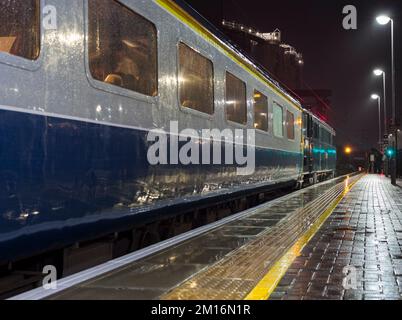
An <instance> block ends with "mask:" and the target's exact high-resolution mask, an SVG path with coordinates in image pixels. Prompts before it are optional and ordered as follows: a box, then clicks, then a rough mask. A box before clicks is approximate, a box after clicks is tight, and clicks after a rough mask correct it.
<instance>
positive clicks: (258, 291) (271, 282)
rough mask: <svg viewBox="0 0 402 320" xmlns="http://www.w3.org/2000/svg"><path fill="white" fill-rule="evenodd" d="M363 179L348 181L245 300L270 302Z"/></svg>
mask: <svg viewBox="0 0 402 320" xmlns="http://www.w3.org/2000/svg"><path fill="white" fill-rule="evenodd" d="M360 179H361V177H360V178H358V179H357V180H356V181H355V182H354V183H352V184H350V185H349V184H348V182H347V180H346V186H345V190H344V192H343V193H342V194H341V195H340V196H339V197H338V198H336V199H335V200H334V201H333V202H332V204H331V205H330V206H329V207H328V208H327V209H326V210H325V211H324V213H323V214H322V215H321V216H320V217H319V218H318V219H317V220H316V221H315V222H314V223H313V224H312V226H311V227H310V228H309V230H307V231H306V232H305V233H304V234H303V235H302V236H301V237H300V238H299V239H298V240H297V241H296V243H295V244H294V245H293V246H292V247H291V248H290V249H289V250H288V251H287V252H286V253H285V254H284V255H283V256H282V257H281V258H280V259H279V260H278V261H276V262H275V264H274V265H273V266H272V268H271V269H270V270H269V272H268V273H267V274H266V275H265V277H264V278H263V279H262V280H261V281H260V282H259V283H258V285H257V286H256V287H255V288H254V289H253V290H252V291H251V292H250V293H249V295H248V296H247V297H246V298H245V299H244V300H268V299H269V297H270V296H271V294H272V293H273V292H274V291H275V289H276V287H277V286H278V284H279V282H280V281H281V280H282V278H283V276H284V275H285V274H286V272H287V270H288V269H289V267H290V266H291V265H292V264H293V262H294V261H295V259H296V258H297V257H298V256H300V254H301V252H302V250H303V248H304V247H305V246H306V245H307V244H308V243H309V242H310V240H311V239H312V238H313V237H314V236H315V234H316V233H317V232H318V230H320V228H321V227H322V226H323V224H324V223H325V221H326V220H327V219H328V218H329V216H330V215H331V214H332V213H333V211H334V210H335V208H336V207H337V206H338V205H339V203H340V202H341V201H342V200H343V199H344V197H345V196H346V195H347V194H348V193H349V191H350V190H351V189H352V187H353V186H354V185H355V184H356V183H357V182H358V181H359V180H360Z"/></svg>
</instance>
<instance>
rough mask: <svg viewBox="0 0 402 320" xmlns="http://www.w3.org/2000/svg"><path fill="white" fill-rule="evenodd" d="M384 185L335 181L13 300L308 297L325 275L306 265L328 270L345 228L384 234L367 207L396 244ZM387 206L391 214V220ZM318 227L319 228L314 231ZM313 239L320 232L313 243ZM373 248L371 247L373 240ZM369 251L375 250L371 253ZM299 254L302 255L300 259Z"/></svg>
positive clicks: (391, 193) (370, 180)
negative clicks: (334, 231) (331, 228)
mask: <svg viewBox="0 0 402 320" xmlns="http://www.w3.org/2000/svg"><path fill="white" fill-rule="evenodd" d="M355 184H356V185H355ZM386 185H387V182H386V180H385V178H379V177H375V176H365V175H352V176H350V177H349V176H345V177H340V178H337V179H333V180H331V181H327V182H324V183H321V184H318V185H315V186H312V187H308V188H306V189H302V190H299V191H296V192H294V193H291V194H289V195H287V196H284V197H281V198H278V199H276V200H274V201H271V202H269V203H266V204H263V205H261V206H259V207H256V208H253V209H250V210H247V211H244V212H241V213H239V214H236V215H234V216H231V217H228V218H226V219H223V220H221V221H219V222H217V223H214V224H212V225H208V226H205V227H202V228H200V229H197V230H194V231H191V232H189V233H187V234H183V235H180V236H178V237H176V238H174V239H170V240H167V241H164V242H162V243H159V244H157V245H154V246H151V247H148V248H145V249H143V250H141V251H140V252H135V253H133V254H130V255H127V256H124V257H122V258H119V259H116V260H113V261H110V262H107V263H105V264H103V265H100V266H97V267H95V268H91V269H89V270H86V271H83V272H80V273H78V274H76V275H72V276H70V277H67V278H65V279H61V280H59V281H58V284H57V288H56V289H53V290H45V289H44V288H38V289H35V290H32V291H30V292H27V293H24V294H21V295H19V296H16V297H13V298H12V299H11V300H41V299H48V300H93V299H96V300H113V299H119V300H144V299H147V300H149V299H153V300H242V299H246V300H247V299H248V300H266V299H268V298H272V299H291V298H295V297H296V298H300V299H303V298H304V297H305V296H304V295H303V294H302V291H303V290H301V289H300V288H302V287H303V286H306V292H311V289H310V287H311V284H310V282H311V281H314V279H320V280H322V278H321V277H317V275H316V274H314V271H313V270H310V269H309V268H310V264H308V262H310V261H312V263H313V262H316V264H317V265H316V266H315V267H316V268H324V267H327V268H329V269H330V271H334V269H333V268H332V265H330V262H331V263H335V260H336V259H335V257H336V253H337V252H335V253H332V254H335V256H333V257H332V256H331V257H332V259H333V260H331V261H330V260H328V261H327V260H325V262H326V263H320V261H321V260H322V259H321V258H323V255H324V254H327V253H328V254H329V253H330V252H332V251H330V250H329V249H328V248H331V249H333V248H337V250H339V253H340V252H341V251H340V250H341V249H340V248H341V247H342V241H349V242H350V241H352V242H353V239H352V240H350V239H351V234H350V233H349V232H355V233H356V236H355V237H356V240H359V239H360V241H363V244H364V243H365V242H364V238H365V236H366V233H367V232H369V231H370V232H371V231H372V230H374V231H373V232H374V234H375V237H374V239H375V241H380V240H381V239H382V238H381V239H380V237H383V238H384V237H385V233H384V232H385V231H381V230H380V228H381V226H380V227H379V228H378V230H377V228H376V225H375V222H376V221H377V220H375V219H376V217H375V214H374V213H375V212H376V210H374V209H370V208H371V206H375V208H376V209H378V208H380V206H382V207H381V208H383V209H381V210H380V212H381V213H380V214H381V218H380V221H382V223H383V224H384V226H383V227H384V228H385V224H389V225H391V226H392V227H393V230H394V237H395V238H393V241H394V242H392V244H393V246H396V245H397V242H396V243H395V241H398V240H397V239H398V238H397V237H398V231H397V230H399V229H401V228H400V220H398V219H399V218H400V216H399V218H398V214H399V213H400V211H399V209H400V208H398V202H397V200H395V199H398V198H395V197H396V196H397V194H398V192H399V189H393V188H391V187H387V186H386ZM351 190H352V191H351ZM372 192H376V195H375V198H372V197H371V195H370V194H371V193H372ZM387 197H388V198H392V201H391V200H389V199H388V198H387ZM399 197H400V195H399ZM371 199H375V200H371ZM341 201H342V202H341ZM363 201H364V202H363ZM358 203H360V204H358ZM334 209H335V211H334ZM353 210H356V213H354V212H355V211H353ZM362 210H365V211H366V213H365V214H363V213H361V212H360V211H362ZM382 210H383V211H382ZM387 210H388V211H389V212H390V213H388V215H389V219H388V220H387V218H386V217H387V216H386V213H385V212H388V211H387ZM333 211H334V213H333ZM345 212H346V213H345ZM368 212H369V213H368ZM332 213H333V214H332ZM331 214H332V216H331ZM354 214H355V215H357V216H356V217H355V216H354ZM360 215H361V216H362V217H363V218H361V219H363V220H364V219H365V220H364V221H363V222H364V223H363V222H362V223H361V224H360V223H357V222H358V221H360V220H359V219H360V218H359V217H360ZM329 217H330V218H329ZM328 218H329V220H328V222H326V223H325V224H324V222H325V221H326V220H327V219H328ZM343 219H345V221H343ZM356 219H357V220H356ZM370 219H371V220H370ZM331 221H335V222H336V223H337V228H339V230H340V232H341V234H342V235H343V236H344V237H345V239H344V240H343V238H342V239H338V238H336V239H334V240H336V242H334V243H335V244H333V243H332V242H331V243H325V241H332V240H331V239H330V238H328V237H325V230H326V228H327V227H326V226H327V224H328V223H330V224H334V222H331ZM348 221H350V223H351V224H352V223H354V227H353V228H355V229H356V228H357V227H356V226H355V225H356V224H357V225H358V226H359V227H360V225H361V226H362V227H364V233H363V234H362V233H358V232H357V229H356V230H355V229H353V228H352V225H350V226H348V225H347V222H348ZM323 224H324V229H321V230H322V231H319V230H320V228H321V226H323ZM369 228H371V229H369ZM350 230H351V231H350ZM401 231H402V230H401ZM317 232H318V233H317ZM322 232H324V233H322ZM375 232H377V233H375ZM370 234H371V233H370ZM320 235H321V236H320ZM377 235H378V237H377ZM317 237H320V238H319V240H318V241H317ZM310 240H312V242H310V244H309V241H310ZM320 241H321V242H320ZM373 241H374V240H373ZM345 245H346V244H345ZM348 245H349V246H350V247H351V248H352V249H353V248H356V250H357V249H358V250H359V252H358V256H356V257H355V256H354V254H355V253H353V252H352V251H351V252H350V258H353V260H352V261H353V262H354V261H360V260H359V259H360V258H361V255H362V250H363V251H364V249H365V247H364V245H363V246H359V247H357V245H356V246H354V244H353V243H348ZM379 245H380V242H379V244H377V246H379ZM311 246H313V247H311ZM316 247H317V248H320V250H321V251H317V248H316ZM371 247H372V248H373V250H375V245H374V243H373V244H371ZM371 247H370V248H371ZM303 248H304V249H303ZM396 249H397V248H396V247H395V248H394V247H393V250H394V251H392V253H393V254H398V252H399V251H398V252H397V250H396ZM398 249H399V247H398ZM306 250H310V251H306ZM316 251H317V252H321V256H320V259H321V260H318V258H314V260H310V258H311V257H312V254H311V253H314V252H316ZM370 254H374V255H375V251H373V253H370ZM370 257H371V256H370ZM395 257H397V256H395ZM303 258H304V259H305V260H301V259H303ZM345 259H346V258H345ZM395 259H396V258H395ZM303 261H304V262H303ZM370 261H371V260H370ZM344 262H345V261H344ZM348 263H350V261H348ZM342 268H343V266H342ZM370 268H373V266H371V267H370ZM370 270H371V269H370ZM296 271H297V272H296ZM307 272H309V273H310V272H311V277H310V278H309V281H308V283H305V282H303V284H302V283H301V282H300V284H299V281H301V280H304V281H306V282H307V277H306V276H305V274H307ZM341 272H342V270H341ZM299 275H300V278H299ZM338 276H339V275H338ZM292 277H293V278H292ZM315 277H316V278H315ZM281 279H282V281H281ZM311 279H313V280H311ZM393 279H394V280H395V281H397V280H398V279H397V278H396V277H394V278H393ZM278 284H279V286H278ZM320 284H322V285H323V286H324V287H325V288H327V289H325V290H324V289H322V290H324V291H325V292H326V293H327V295H328V296H329V295H330V294H331V295H332V294H333V291H332V287H331V290H329V289H328V288H330V287H329V286H327V285H324V283H320ZM324 287H323V288H324ZM313 288H316V286H315V285H314V286H313ZM395 288H397V287H395ZM309 290H310V291H309ZM313 292H314V293H317V291H313ZM298 294H299V295H298ZM395 296H396V295H395ZM314 297H318V296H317V295H314ZM320 297H324V295H322V296H320ZM342 297H345V294H343V295H342Z"/></svg>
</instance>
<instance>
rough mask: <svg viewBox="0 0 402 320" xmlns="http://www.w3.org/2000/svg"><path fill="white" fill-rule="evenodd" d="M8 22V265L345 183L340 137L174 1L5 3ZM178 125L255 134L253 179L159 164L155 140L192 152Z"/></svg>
mask: <svg viewBox="0 0 402 320" xmlns="http://www.w3.org/2000/svg"><path fill="white" fill-rule="evenodd" d="M0 18H1V21H2V23H1V26H0V266H7V268H10V266H12V265H13V264H15V263H17V262H18V261H22V260H23V259H28V258H31V257H35V256H39V255H43V254H45V253H46V252H55V251H58V250H61V249H64V248H74V246H76V247H77V248H78V247H79V245H77V244H79V243H81V242H85V241H91V240H92V239H97V238H100V237H104V236H108V235H112V236H116V237H119V234H120V233H124V232H125V235H127V237H128V238H130V237H133V235H132V233H130V230H131V226H133V225H138V224H141V223H145V222H144V221H148V220H149V219H151V218H152V219H161V218H162V217H163V215H164V214H167V212H173V213H174V212H176V211H178V210H179V209H178V208H192V207H196V206H197V205H199V204H201V203H204V205H205V204H208V203H214V202H215V201H217V199H220V200H219V201H222V199H225V198H228V197H230V196H231V195H235V194H236V195H242V194H247V193H249V192H250V191H252V190H264V188H271V189H275V188H277V187H279V186H280V185H281V184H284V183H285V184H291V185H294V187H301V186H302V185H303V184H305V183H317V182H319V181H322V180H324V179H328V178H330V177H333V176H334V175H335V170H336V148H335V146H334V144H335V142H334V139H335V136H336V133H335V130H334V129H333V128H331V127H330V126H329V125H328V124H326V123H325V122H324V121H322V120H320V119H319V118H318V117H316V116H314V115H313V114H312V113H311V112H309V111H307V110H306V109H304V108H303V106H302V105H301V103H300V102H299V101H298V100H297V98H295V97H293V96H292V95H291V94H290V93H289V92H287V90H285V89H284V88H282V86H281V85H280V84H279V83H278V82H276V81H275V80H273V79H272V77H271V76H270V75H269V73H268V72H266V71H265V70H263V69H262V68H261V67H259V66H258V64H257V63H255V62H254V61H253V60H252V59H251V58H249V57H247V56H246V55H245V54H244V53H242V52H241V50H239V49H238V48H236V47H235V46H233V44H231V43H230V42H229V41H227V40H226V39H225V38H223V37H222V36H221V35H219V34H218V33H217V32H215V31H214V30H212V28H211V27H210V26H209V25H207V24H206V23H204V22H203V21H201V19H200V18H199V17H197V16H196V14H195V13H191V12H189V11H188V10H185V9H183V7H182V6H180V5H178V4H177V3H176V2H174V1H172V0H147V1H140V0H71V1H62V0H53V1H51V4H49V3H48V1H44V0H4V1H1V3H0ZM172 121H174V122H175V123H177V126H178V128H177V129H178V132H179V135H180V134H181V133H180V132H182V131H183V130H186V129H187V128H191V129H192V130H193V132H194V131H195V132H201V131H202V130H204V129H210V130H213V129H218V130H221V132H222V131H223V130H227V129H229V130H232V132H234V134H236V132H246V131H250V130H251V131H253V132H254V137H255V141H254V142H253V143H254V145H253V148H254V151H255V170H254V171H253V172H252V173H251V174H247V175H239V174H238V169H239V165H238V164H236V163H219V164H216V163H209V164H205V165H203V164H199V163H198V164H197V163H190V164H185V163H181V162H177V161H176V162H174V161H173V163H168V164H166V163H159V164H151V163H150V161H149V159H148V156H147V155H148V154H149V149H150V147H151V146H152V143H155V141H153V142H152V141H150V140H149V133H150V132H151V131H153V130H163V131H164V132H166V133H167V138H166V139H167V142H168V143H171V142H172V141H176V142H177V143H178V144H179V146H180V147H182V146H183V145H184V144H185V143H186V141H185V139H178V137H177V132H176V133H174V132H170V130H171V123H172ZM233 144H235V142H233ZM243 147H244V148H246V147H247V146H243ZM201 150H203V151H202V152H206V149H203V148H201ZM222 152H224V151H223V150H222ZM202 156H203V155H202V154H200V155H198V157H199V158H202ZM134 236H135V235H134ZM64 254H65V251H64ZM83 255H85V252H84V253H81V256H79V259H81V258H82V257H83ZM62 258H63V256H62V257H61V259H62ZM79 259H78V260H79ZM64 264H65V263H64Z"/></svg>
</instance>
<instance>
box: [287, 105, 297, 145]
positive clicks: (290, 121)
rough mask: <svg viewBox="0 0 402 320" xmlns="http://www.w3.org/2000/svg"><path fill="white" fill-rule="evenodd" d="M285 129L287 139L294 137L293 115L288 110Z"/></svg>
mask: <svg viewBox="0 0 402 320" xmlns="http://www.w3.org/2000/svg"><path fill="white" fill-rule="evenodd" d="M286 131H287V135H288V139H290V140H294V139H295V116H294V114H293V113H291V112H290V111H287V112H286Z"/></svg>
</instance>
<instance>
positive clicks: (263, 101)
mask: <svg viewBox="0 0 402 320" xmlns="http://www.w3.org/2000/svg"><path fill="white" fill-rule="evenodd" d="M254 128H255V129H259V130H263V131H268V98H267V97H266V96H265V95H263V94H262V93H261V92H259V91H257V90H255V91H254Z"/></svg>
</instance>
